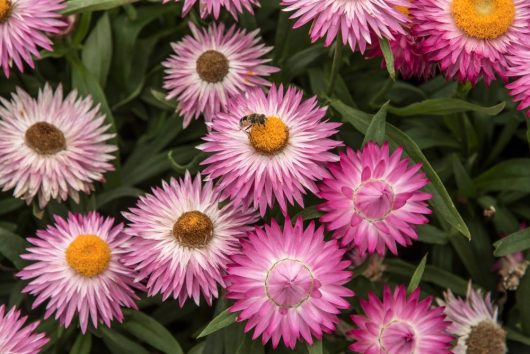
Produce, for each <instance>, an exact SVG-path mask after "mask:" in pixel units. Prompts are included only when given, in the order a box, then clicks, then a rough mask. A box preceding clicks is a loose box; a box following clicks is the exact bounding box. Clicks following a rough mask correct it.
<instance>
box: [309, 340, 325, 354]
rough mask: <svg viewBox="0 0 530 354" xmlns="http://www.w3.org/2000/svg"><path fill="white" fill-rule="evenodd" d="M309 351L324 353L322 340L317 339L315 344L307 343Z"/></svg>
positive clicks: (314, 353) (311, 352) (313, 353)
mask: <svg viewBox="0 0 530 354" xmlns="http://www.w3.org/2000/svg"><path fill="white" fill-rule="evenodd" d="M307 353H308V354H323V353H324V349H323V348H322V341H321V340H319V341H315V342H314V343H313V345H309V344H307Z"/></svg>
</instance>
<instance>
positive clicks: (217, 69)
mask: <svg viewBox="0 0 530 354" xmlns="http://www.w3.org/2000/svg"><path fill="white" fill-rule="evenodd" d="M228 69H229V66H228V59H226V57H225V56H224V55H223V54H222V53H219V52H218V51H216V50H207V51H206V52H204V53H202V54H201V56H200V57H199V59H197V73H198V74H199V76H200V78H201V79H203V80H204V81H206V82H209V83H212V84H215V83H217V82H221V81H223V80H224V78H225V76H226V75H227V74H228Z"/></svg>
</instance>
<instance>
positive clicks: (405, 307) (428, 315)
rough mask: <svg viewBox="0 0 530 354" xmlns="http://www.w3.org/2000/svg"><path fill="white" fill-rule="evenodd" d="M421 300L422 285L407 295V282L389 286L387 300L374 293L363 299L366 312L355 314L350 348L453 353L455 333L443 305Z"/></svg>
mask: <svg viewBox="0 0 530 354" xmlns="http://www.w3.org/2000/svg"><path fill="white" fill-rule="evenodd" d="M431 303H432V298H431V297H428V298H425V299H423V300H420V289H416V290H415V291H414V292H413V293H412V294H411V295H410V296H408V297H407V292H406V290H405V287H404V286H399V287H397V288H396V289H395V290H394V292H392V290H391V289H390V288H389V287H386V286H385V289H384V292H383V300H382V301H381V300H380V299H379V298H377V297H376V296H375V295H374V294H373V293H369V294H368V301H366V300H361V307H362V309H363V311H364V314H363V315H352V320H353V322H354V324H355V325H356V327H357V328H356V329H354V330H352V331H351V332H350V333H349V334H350V335H351V336H352V337H353V339H354V340H355V342H353V344H352V345H350V349H351V350H352V351H354V352H356V353H361V354H404V353H407V354H449V353H451V351H450V350H449V349H450V347H451V341H452V339H453V337H451V336H450V335H449V334H448V332H447V328H448V326H449V324H450V322H448V321H445V315H444V314H443V310H444V309H443V307H436V308H433V307H431Z"/></svg>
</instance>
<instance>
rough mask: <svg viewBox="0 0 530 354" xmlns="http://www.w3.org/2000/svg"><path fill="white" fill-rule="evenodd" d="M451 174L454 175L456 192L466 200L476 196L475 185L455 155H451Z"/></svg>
mask: <svg viewBox="0 0 530 354" xmlns="http://www.w3.org/2000/svg"><path fill="white" fill-rule="evenodd" d="M453 172H454V173H455V179H456V184H457V186H458V192H459V193H460V194H461V195H463V196H465V197H467V198H473V197H475V196H476V194H477V191H476V189H475V185H474V184H473V181H472V180H471V177H469V174H468V173H467V171H466V169H465V168H464V166H463V165H462V162H461V161H460V158H459V157H458V155H456V154H455V155H453Z"/></svg>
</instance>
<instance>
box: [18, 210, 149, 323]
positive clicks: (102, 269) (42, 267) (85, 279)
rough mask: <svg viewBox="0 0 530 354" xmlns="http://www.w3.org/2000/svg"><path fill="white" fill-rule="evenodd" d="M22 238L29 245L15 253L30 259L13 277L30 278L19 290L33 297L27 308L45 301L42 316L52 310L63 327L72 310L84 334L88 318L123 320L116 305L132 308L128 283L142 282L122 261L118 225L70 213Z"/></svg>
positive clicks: (124, 244)
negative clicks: (43, 228) (30, 235)
mask: <svg viewBox="0 0 530 354" xmlns="http://www.w3.org/2000/svg"><path fill="white" fill-rule="evenodd" d="M27 240H28V241H29V242H30V243H31V244H32V245H33V246H32V247H29V248H28V249H27V252H28V253H26V254H23V255H22V256H21V257H22V258H23V259H26V260H28V261H30V262H31V264H30V265H28V266H26V267H25V268H24V269H22V270H21V271H20V272H19V273H18V274H17V276H18V277H20V278H22V279H24V280H30V282H29V284H28V285H27V286H26V287H25V288H24V289H23V292H25V293H30V294H32V295H35V296H36V299H35V301H34V302H33V308H36V307H37V306H39V305H40V304H42V303H43V302H45V301H48V304H47V305H46V313H45V315H44V318H45V319H46V318H49V317H50V316H51V315H52V314H55V318H56V319H58V320H59V322H60V323H61V325H63V326H65V327H68V326H70V324H71V323H72V320H73V318H74V316H75V315H77V316H79V323H80V325H81V331H82V332H83V333H85V332H86V331H87V327H88V324H89V321H90V320H92V324H93V326H94V327H95V328H97V327H98V322H103V323H104V324H105V325H106V326H107V327H110V325H111V321H112V320H114V319H116V320H118V321H119V322H121V321H123V313H122V310H121V307H122V306H124V307H129V308H133V309H137V306H136V304H135V300H138V297H137V296H136V295H135V293H134V288H135V287H138V288H140V289H141V288H143V287H141V286H140V285H137V284H135V283H134V281H133V279H134V272H133V270H132V269H130V268H128V267H126V266H124V265H123V256H124V254H126V253H127V252H129V251H130V240H129V237H128V236H127V234H125V233H124V232H123V224H119V225H114V219H113V218H105V217H103V216H101V215H99V214H98V213H96V212H91V213H89V214H87V215H86V216H84V215H80V214H72V213H70V214H68V218H67V219H66V220H65V219H63V218H61V217H59V216H55V225H52V226H48V228H47V229H45V230H38V231H37V237H30V238H28V239H27Z"/></svg>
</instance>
